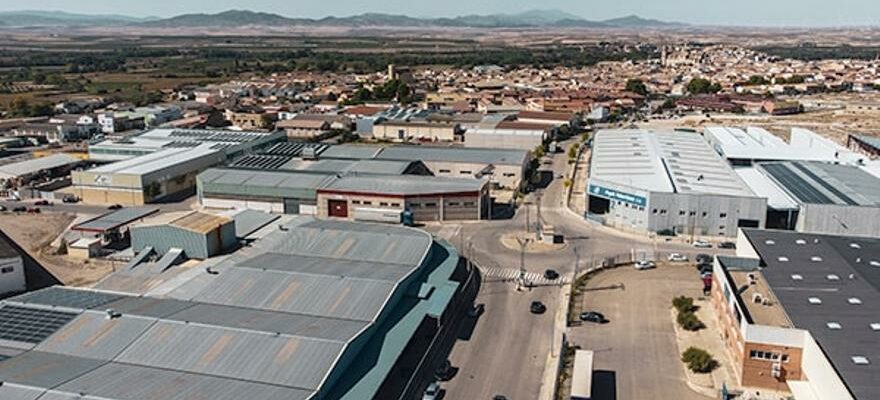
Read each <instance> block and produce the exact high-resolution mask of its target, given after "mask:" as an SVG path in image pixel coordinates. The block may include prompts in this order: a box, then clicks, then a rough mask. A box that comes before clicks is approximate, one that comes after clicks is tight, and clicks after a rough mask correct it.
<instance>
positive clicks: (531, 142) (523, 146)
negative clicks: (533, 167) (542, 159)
mask: <svg viewBox="0 0 880 400" xmlns="http://www.w3.org/2000/svg"><path fill="white" fill-rule="evenodd" d="M547 136H548V131H547V130H543V129H497V128H496V129H486V128H477V129H469V130H468V131H467V132H465V134H464V145H465V147H483V148H490V149H516V150H526V151H532V150H534V149H535V148H536V147H538V146H541V145H542V144H544V141H545V140H547Z"/></svg>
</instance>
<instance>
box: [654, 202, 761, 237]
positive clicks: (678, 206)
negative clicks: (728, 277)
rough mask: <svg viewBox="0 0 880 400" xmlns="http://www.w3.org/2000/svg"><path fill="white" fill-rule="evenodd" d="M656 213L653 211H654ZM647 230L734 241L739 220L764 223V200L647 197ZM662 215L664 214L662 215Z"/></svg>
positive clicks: (759, 225) (759, 224)
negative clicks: (666, 230)
mask: <svg viewBox="0 0 880 400" xmlns="http://www.w3.org/2000/svg"><path fill="white" fill-rule="evenodd" d="M655 210H656V211H655ZM646 211H648V212H650V214H649V215H650V218H649V221H650V222H649V225H648V229H649V230H650V231H652V232H656V231H659V230H663V229H673V228H674V229H675V232H678V233H681V234H691V233H693V234H694V235H698V236H700V235H704V236H727V237H735V236H736V233H737V229H738V223H739V221H740V220H754V221H758V227H759V228H763V227H764V224H765V222H766V219H767V200H766V199H763V198H757V197H739V196H720V195H709V194H700V195H694V194H680V193H651V196H650V197H649V198H648V207H647V210H646ZM664 211H665V213H664Z"/></svg>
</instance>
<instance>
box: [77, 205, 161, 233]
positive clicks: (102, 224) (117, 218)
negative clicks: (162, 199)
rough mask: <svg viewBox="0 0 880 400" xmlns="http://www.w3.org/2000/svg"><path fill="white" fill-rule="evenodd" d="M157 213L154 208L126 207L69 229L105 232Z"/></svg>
mask: <svg viewBox="0 0 880 400" xmlns="http://www.w3.org/2000/svg"><path fill="white" fill-rule="evenodd" d="M158 211H159V209H158V208H155V207H126V208H122V209H119V210H116V211H112V212H109V213H107V214H104V215H100V216H98V217H96V218H94V219H90V220H88V221H86V222H83V223H81V224H78V225H76V226H74V227H73V228H71V229H73V230H75V231H89V232H106V231H108V230H111V229H116V228H119V227H120V226H122V225H125V224H129V223H131V222H134V221H137V220H139V219H141V218H144V217H146V216H148V215H150V214H155V213H156V212H158Z"/></svg>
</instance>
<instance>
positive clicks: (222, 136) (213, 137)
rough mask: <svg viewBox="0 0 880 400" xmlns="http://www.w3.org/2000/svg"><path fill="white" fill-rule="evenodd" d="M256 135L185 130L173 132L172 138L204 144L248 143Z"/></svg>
mask: <svg viewBox="0 0 880 400" xmlns="http://www.w3.org/2000/svg"><path fill="white" fill-rule="evenodd" d="M254 135H256V134H255V133H249V132H231V131H206V130H185V131H173V132H171V133H170V134H169V136H171V137H190V138H196V139H198V140H201V141H203V142H247V141H250V140H253V139H254Z"/></svg>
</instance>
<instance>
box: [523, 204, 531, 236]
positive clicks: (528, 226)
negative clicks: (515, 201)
mask: <svg viewBox="0 0 880 400" xmlns="http://www.w3.org/2000/svg"><path fill="white" fill-rule="evenodd" d="M523 205H524V206H526V233H528V232H529V230H531V229H532V223H531V221H530V218H529V217H530V214H531V212H530V210H531V209H530V208H529V204H528V203H523Z"/></svg>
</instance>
